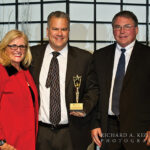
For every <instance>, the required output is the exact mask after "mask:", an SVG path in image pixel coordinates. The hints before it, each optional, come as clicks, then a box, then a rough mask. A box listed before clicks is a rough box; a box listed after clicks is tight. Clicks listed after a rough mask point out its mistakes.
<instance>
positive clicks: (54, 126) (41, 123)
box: [39, 121, 69, 130]
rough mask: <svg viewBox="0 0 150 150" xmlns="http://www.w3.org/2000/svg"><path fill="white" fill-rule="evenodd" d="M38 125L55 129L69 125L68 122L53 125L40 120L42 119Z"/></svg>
mask: <svg viewBox="0 0 150 150" xmlns="http://www.w3.org/2000/svg"><path fill="white" fill-rule="evenodd" d="M39 125H40V126H43V127H47V128H50V129H52V130H55V129H62V128H66V127H69V124H58V125H53V124H48V123H44V122H42V121H39Z"/></svg>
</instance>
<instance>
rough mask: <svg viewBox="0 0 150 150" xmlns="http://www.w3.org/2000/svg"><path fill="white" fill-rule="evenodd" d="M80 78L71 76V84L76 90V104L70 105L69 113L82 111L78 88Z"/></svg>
mask: <svg viewBox="0 0 150 150" xmlns="http://www.w3.org/2000/svg"><path fill="white" fill-rule="evenodd" d="M81 78H82V76H79V75H76V76H73V83H74V86H75V89H76V93H75V94H76V103H70V110H71V111H83V103H79V88H80V85H81Z"/></svg>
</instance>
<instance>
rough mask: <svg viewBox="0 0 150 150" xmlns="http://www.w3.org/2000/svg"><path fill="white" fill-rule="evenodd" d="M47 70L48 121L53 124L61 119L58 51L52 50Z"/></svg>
mask: <svg viewBox="0 0 150 150" xmlns="http://www.w3.org/2000/svg"><path fill="white" fill-rule="evenodd" d="M52 54H53V57H52V60H51V63H50V67H49V72H48V76H47V80H46V87H47V88H48V87H50V118H49V119H50V122H51V123H52V124H53V125H56V124H59V122H60V119H61V108H60V86H59V64H58V60H57V56H58V55H59V54H60V53H58V52H53V53H52Z"/></svg>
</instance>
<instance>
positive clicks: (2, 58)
mask: <svg viewBox="0 0 150 150" xmlns="http://www.w3.org/2000/svg"><path fill="white" fill-rule="evenodd" d="M16 38H23V39H24V41H25V45H26V46H27V48H26V52H25V57H24V59H23V60H22V62H21V64H22V65H23V66H24V67H25V68H27V67H29V65H30V64H31V61H32V55H31V51H30V47H29V42H28V37H27V36H26V35H25V33H24V32H22V31H19V30H11V31H9V32H7V34H6V35H5V36H4V38H3V39H2V41H1V42H0V63H1V64H2V65H3V66H9V65H11V60H10V58H9V57H8V56H7V54H6V53H5V50H6V48H7V46H8V45H9V43H11V42H12V41H13V40H14V39H16Z"/></svg>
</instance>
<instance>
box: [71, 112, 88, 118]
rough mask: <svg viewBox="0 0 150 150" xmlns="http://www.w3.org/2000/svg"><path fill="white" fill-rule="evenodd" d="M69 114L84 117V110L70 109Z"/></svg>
mask: <svg viewBox="0 0 150 150" xmlns="http://www.w3.org/2000/svg"><path fill="white" fill-rule="evenodd" d="M70 115H73V116H76V117H85V116H86V113H85V112H84V111H71V112H70Z"/></svg>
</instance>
